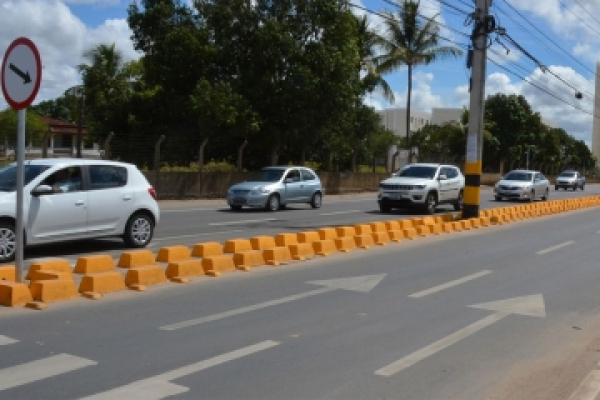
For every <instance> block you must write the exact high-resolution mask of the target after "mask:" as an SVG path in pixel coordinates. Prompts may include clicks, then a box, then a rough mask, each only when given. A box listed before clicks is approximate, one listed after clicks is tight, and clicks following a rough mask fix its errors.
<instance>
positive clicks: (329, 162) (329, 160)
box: [327, 151, 333, 171]
mask: <svg viewBox="0 0 600 400" xmlns="http://www.w3.org/2000/svg"><path fill="white" fill-rule="evenodd" d="M327 171H333V151H330V152H329V157H328V158H327Z"/></svg>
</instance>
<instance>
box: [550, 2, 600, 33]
mask: <svg viewBox="0 0 600 400" xmlns="http://www.w3.org/2000/svg"><path fill="white" fill-rule="evenodd" d="M558 2H559V3H560V4H561V5H562V6H563V7H564V8H565V10H567V11H568V12H570V13H571V14H573V15H574V16H575V18H577V19H578V20H580V21H581V22H583V24H584V25H585V26H587V27H588V28H590V29H591V30H593V31H594V32H596V33H597V34H598V35H600V32H599V31H597V30H596V28H594V27H593V26H591V25H590V24H588V23H587V22H586V21H585V20H584V19H583V18H581V17H580V16H579V15H577V14H575V13H574V12H573V11H572V10H571V9H570V8H568V7H567V6H566V5H565V3H563V2H562V1H560V0H558Z"/></svg>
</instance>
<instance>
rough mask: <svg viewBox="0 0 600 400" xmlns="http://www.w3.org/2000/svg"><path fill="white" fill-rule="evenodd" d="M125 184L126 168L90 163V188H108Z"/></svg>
mask: <svg viewBox="0 0 600 400" xmlns="http://www.w3.org/2000/svg"><path fill="white" fill-rule="evenodd" d="M126 184H127V168H125V167H119V166H116V165H90V189H92V190H97V189H109V188H116V187H121V186H125V185H126Z"/></svg>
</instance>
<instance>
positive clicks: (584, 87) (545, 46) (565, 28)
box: [0, 0, 600, 144]
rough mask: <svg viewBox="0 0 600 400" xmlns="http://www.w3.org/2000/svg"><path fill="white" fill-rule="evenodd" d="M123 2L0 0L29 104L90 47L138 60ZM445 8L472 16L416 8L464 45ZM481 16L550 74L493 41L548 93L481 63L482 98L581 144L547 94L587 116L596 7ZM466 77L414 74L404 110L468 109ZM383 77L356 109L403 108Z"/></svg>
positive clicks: (58, 88) (530, 2)
mask: <svg viewBox="0 0 600 400" xmlns="http://www.w3.org/2000/svg"><path fill="white" fill-rule="evenodd" d="M350 1H351V2H352V3H354V4H356V5H357V6H360V7H364V8H366V9H369V10H372V11H380V10H382V9H391V8H392V6H391V5H390V4H389V3H388V2H386V1H385V0H350ZM390 1H392V2H393V0H390ZM130 3H131V0H0V49H6V48H7V47H8V45H9V43H10V42H11V41H12V40H13V39H15V38H16V37H18V36H26V37H29V38H30V39H32V40H33V41H34V42H35V43H36V44H37V46H38V48H39V50H40V52H41V55H42V62H43V65H44V67H43V81H42V87H41V90H40V93H39V95H38V97H37V99H36V101H41V100H47V99H53V98H56V97H58V96H60V95H61V94H62V93H63V92H64V91H65V90H66V89H68V88H69V87H70V86H72V85H75V84H78V83H79V81H80V80H79V75H78V73H77V69H76V66H77V65H78V64H80V63H81V62H83V61H84V59H83V58H82V54H83V53H84V52H85V50H87V49H89V48H92V47H93V46H95V45H97V44H100V43H113V42H114V43H116V46H117V48H118V49H119V50H120V51H121V52H122V53H123V55H124V56H125V59H133V58H137V57H139V54H137V53H136V52H135V51H134V50H133V46H132V45H131V41H130V39H129V37H130V35H131V32H130V30H129V27H128V26H127V22H126V17H127V6H128V5H129V4H130ZM451 6H454V7H456V8H458V9H460V10H465V11H472V10H473V8H474V3H473V1H472V0H443V2H442V3H440V2H439V1H438V0H421V9H422V13H423V14H424V15H426V16H429V17H430V16H433V15H435V14H438V13H439V16H438V21H439V22H440V23H441V24H443V25H445V26H446V27H449V28H451V29H448V28H446V27H444V26H443V27H442V35H443V36H444V37H447V38H449V39H451V40H454V41H456V42H459V43H461V44H464V45H467V44H468V42H469V40H468V38H466V37H465V36H463V35H462V34H461V32H462V33H465V34H469V33H470V31H471V26H465V25H464V21H465V17H466V15H464V14H463V13H461V11H460V10H456V9H454V8H452V7H451ZM511 7H512V8H511ZM513 8H514V9H513ZM354 10H355V12H356V13H362V12H363V11H361V10H360V9H359V8H354ZM491 12H492V13H493V14H494V16H495V17H496V20H497V23H498V25H500V26H502V27H504V28H506V30H507V33H508V34H509V35H510V36H511V37H512V38H513V39H515V41H516V42H517V43H518V44H519V45H520V46H522V47H523V48H524V49H525V50H526V51H527V52H529V53H530V54H531V55H532V56H534V57H535V58H536V59H538V60H539V61H540V62H541V63H542V64H543V65H545V66H547V67H549V68H550V71H552V72H553V73H554V74H551V73H550V72H546V73H543V72H542V71H541V70H540V69H539V68H538V67H537V66H536V65H535V63H534V62H532V61H531V60H530V59H528V58H527V57H526V56H525V55H523V53H522V52H521V51H519V50H518V49H517V48H515V46H514V45H512V44H510V43H509V42H508V40H507V39H503V40H502V41H503V43H504V44H505V45H506V46H507V47H508V48H509V49H510V52H509V53H508V55H507V54H506V50H505V49H504V48H503V47H502V46H500V45H499V44H497V43H494V44H493V45H492V46H491V50H492V51H495V52H497V53H498V54H499V55H495V54H494V53H492V52H490V53H489V55H490V56H491V57H493V58H495V60H496V61H497V62H498V63H500V64H501V65H502V66H504V67H506V68H508V69H509V70H511V71H514V72H516V73H518V74H519V75H521V76H522V77H525V78H527V79H528V80H530V81H531V82H533V83H535V84H536V85H538V86H540V87H542V88H543V89H545V90H546V92H548V93H545V92H543V91H540V90H539V89H537V88H535V87H533V86H531V85H530V84H527V83H525V82H524V81H523V79H522V78H520V77H516V76H514V75H512V74H511V73H509V72H507V71H505V70H502V69H500V68H498V67H496V66H494V65H493V64H492V63H490V62H488V64H487V80H486V93H487V94H494V93H497V92H504V93H516V94H522V95H524V96H525V97H526V98H527V100H528V101H529V103H530V104H531V105H532V107H533V108H534V110H535V111H539V112H540V113H541V114H542V116H543V117H544V118H546V119H548V120H552V121H554V122H555V123H556V124H557V125H558V126H560V127H562V128H564V129H566V130H567V131H568V132H569V133H571V134H572V135H573V136H575V137H576V138H578V139H583V140H585V141H586V142H587V143H588V144H590V143H591V132H592V120H593V118H592V116H591V115H589V113H585V112H582V111H578V110H576V109H574V108H573V107H572V106H571V105H567V104H565V103H564V102H563V101H559V100H557V99H556V98H555V97H553V96H558V97H561V98H562V99H563V100H564V101H567V102H570V103H573V104H575V105H576V106H577V107H580V108H582V109H584V110H586V111H588V112H591V111H592V105H593V104H594V99H593V95H594V93H593V92H594V83H595V68H596V67H595V63H596V62H598V61H600V40H598V39H597V38H598V37H600V21H599V20H598V19H600V1H599V0H494V2H493V5H492V8H491ZM518 13H520V14H521V15H522V16H523V17H524V18H525V19H523V18H521V17H520V16H519V15H518ZM596 15H597V16H598V17H595V16H596ZM370 18H371V19H372V20H373V23H374V24H375V25H377V24H380V23H381V20H380V19H379V18H378V17H376V16H373V15H370ZM530 23H531V24H533V25H534V26H535V28H534V27H533V26H532V25H530ZM536 28H537V29H539V30H540V31H541V32H543V34H542V33H540V32H538V31H537V30H536ZM456 31H458V32H456ZM441 43H442V44H448V43H447V42H443V41H442V42H441ZM557 46H558V47H557ZM2 53H3V51H2ZM580 63H581V64H580ZM469 74H470V72H469V71H468V70H467V69H466V67H465V59H464V57H461V58H459V59H456V60H447V61H441V62H438V63H435V64H432V65H430V66H424V67H419V68H417V69H416V71H415V76H414V79H413V97H412V101H413V106H414V108H415V109H418V110H422V111H429V110H431V108H433V107H463V106H465V105H468V100H469V94H468V77H469ZM386 79H387V80H388V82H389V84H390V86H391V87H392V89H393V90H394V92H395V97H396V102H395V104H389V103H387V102H386V101H385V100H384V99H383V98H382V96H380V95H379V94H377V93H375V94H373V95H372V96H370V97H369V98H367V99H366V100H365V102H366V103H367V104H370V105H372V106H373V107H375V108H376V109H383V108H388V107H404V104H405V98H406V79H407V78H406V70H405V69H403V68H402V69H400V70H398V71H397V72H395V73H393V74H390V75H388V76H386ZM565 82H566V83H567V84H565ZM569 86H572V87H569ZM575 89H577V90H579V91H581V92H582V93H583V96H584V97H583V99H582V100H576V99H575V97H574V93H575ZM599 102H600V100H599ZM5 107H6V103H5V102H4V101H3V99H0V108H2V109H3V108H5Z"/></svg>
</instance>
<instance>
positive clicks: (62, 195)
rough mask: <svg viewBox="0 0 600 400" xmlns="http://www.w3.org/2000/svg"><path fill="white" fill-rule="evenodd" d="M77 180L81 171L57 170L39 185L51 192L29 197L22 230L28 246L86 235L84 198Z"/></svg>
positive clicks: (70, 169) (81, 187)
mask: <svg viewBox="0 0 600 400" xmlns="http://www.w3.org/2000/svg"><path fill="white" fill-rule="evenodd" d="M65 176H66V177H67V178H66V179H63V177H65ZM81 177H82V168H81V167H80V166H71V167H66V168H61V169H59V170H58V171H56V172H54V173H53V174H51V175H49V176H48V177H47V178H46V179H44V180H43V181H42V182H40V185H47V186H50V187H52V188H53V192H51V193H45V194H41V195H31V197H30V198H29V199H30V200H29V201H30V203H29V207H27V209H28V211H27V216H26V224H27V228H26V229H27V231H28V235H29V238H30V243H44V242H52V241H60V240H69V239H77V238H82V237H85V236H86V233H87V218H88V216H87V208H88V195H87V192H86V191H84V190H83V186H82V180H81Z"/></svg>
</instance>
